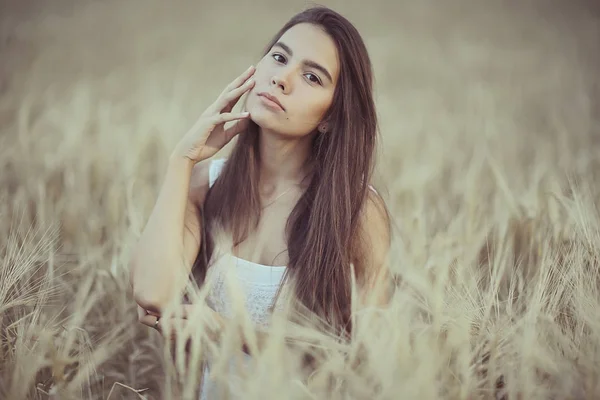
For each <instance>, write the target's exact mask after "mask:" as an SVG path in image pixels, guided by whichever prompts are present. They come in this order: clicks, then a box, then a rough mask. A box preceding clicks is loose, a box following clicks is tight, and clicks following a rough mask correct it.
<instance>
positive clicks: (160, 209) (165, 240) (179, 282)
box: [130, 156, 209, 313]
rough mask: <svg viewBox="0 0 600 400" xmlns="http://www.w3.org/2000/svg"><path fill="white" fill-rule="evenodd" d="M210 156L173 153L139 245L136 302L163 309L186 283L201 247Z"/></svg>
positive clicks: (134, 265)
mask: <svg viewBox="0 0 600 400" xmlns="http://www.w3.org/2000/svg"><path fill="white" fill-rule="evenodd" d="M208 162H209V161H208V160H206V161H202V162H200V163H198V164H196V165H195V166H194V163H193V162H192V161H190V160H189V159H188V158H185V157H178V156H172V157H171V158H170V160H169V164H168V168H167V173H166V176H165V179H164V183H163V185H162V188H161V190H160V193H159V195H158V199H157V201H156V204H155V206H154V209H153V211H152V214H151V215H150V218H149V220H148V223H147V224H146V227H145V229H144V231H143V232H142V235H141V237H140V239H139V241H138V243H137V245H136V247H135V248H134V250H133V254H132V257H131V261H130V282H131V285H132V287H133V295H134V298H135V300H136V302H137V303H138V304H139V305H140V306H141V307H142V308H144V309H145V310H148V311H151V312H154V313H160V312H161V310H162V309H164V307H165V306H166V305H167V304H168V303H169V302H170V301H171V300H172V299H173V297H174V296H179V294H180V293H181V292H182V291H183V288H184V287H185V284H186V281H187V279H189V273H190V271H191V268H192V265H193V262H194V260H195V258H196V255H197V253H198V251H199V248H200V238H201V235H200V232H201V223H200V215H199V211H198V205H199V204H200V202H202V201H203V197H204V196H205V194H206V191H207V190H208Z"/></svg>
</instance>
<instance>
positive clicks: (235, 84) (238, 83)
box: [221, 65, 256, 94]
mask: <svg viewBox="0 0 600 400" xmlns="http://www.w3.org/2000/svg"><path fill="white" fill-rule="evenodd" d="M255 71H256V68H254V65H251V66H250V67H249V68H248V69H247V70H245V71H244V72H242V74H241V75H240V76H238V77H237V78H235V79H234V80H233V81H232V82H231V83H230V84H229V85H227V86H226V87H225V89H224V90H223V92H221V93H223V94H226V93H229V92H231V91H232V90H233V89H235V88H237V87H240V86H241V85H243V84H244V82H246V80H247V79H248V78H250V77H251V76H252V75H253V74H254V72H255Z"/></svg>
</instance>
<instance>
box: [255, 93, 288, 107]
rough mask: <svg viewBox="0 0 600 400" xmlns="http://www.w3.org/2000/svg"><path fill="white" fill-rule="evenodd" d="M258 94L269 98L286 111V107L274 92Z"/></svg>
mask: <svg viewBox="0 0 600 400" xmlns="http://www.w3.org/2000/svg"><path fill="white" fill-rule="evenodd" d="M258 96H259V97H264V98H265V99H267V100H269V102H270V103H275V104H276V105H277V106H278V107H279V108H280V109H281V111H285V107H283V105H282V104H281V102H280V101H279V99H278V98H277V97H275V96H273V95H272V94H269V93H267V92H260V93H258Z"/></svg>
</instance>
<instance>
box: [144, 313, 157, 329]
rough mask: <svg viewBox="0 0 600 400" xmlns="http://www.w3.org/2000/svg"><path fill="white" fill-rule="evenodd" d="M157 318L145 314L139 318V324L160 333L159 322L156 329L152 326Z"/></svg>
mask: <svg viewBox="0 0 600 400" xmlns="http://www.w3.org/2000/svg"><path fill="white" fill-rule="evenodd" d="M157 318H158V317H156V316H154V315H151V314H146V315H144V316H143V317H142V318H140V322H141V323H142V324H144V325H146V326H149V327H150V328H156V329H157V330H158V331H160V320H159V322H158V326H157V327H155V326H154V324H155V323H156V320H157Z"/></svg>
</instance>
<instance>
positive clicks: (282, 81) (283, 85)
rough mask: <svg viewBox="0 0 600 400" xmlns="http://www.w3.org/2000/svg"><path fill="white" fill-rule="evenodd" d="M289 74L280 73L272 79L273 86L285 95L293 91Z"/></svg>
mask: <svg viewBox="0 0 600 400" xmlns="http://www.w3.org/2000/svg"><path fill="white" fill-rule="evenodd" d="M287 75H289V72H287V71H286V72H285V73H284V72H283V71H280V73H279V74H278V75H274V76H273V77H272V78H271V85H272V86H275V87H277V88H280V89H281V91H282V92H283V93H287V92H289V90H290V89H291V84H290V82H289V79H288V76H287Z"/></svg>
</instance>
